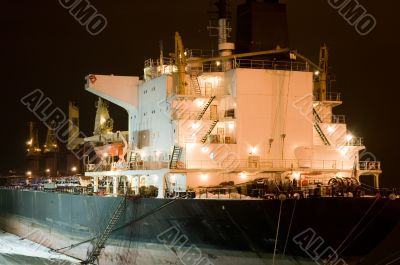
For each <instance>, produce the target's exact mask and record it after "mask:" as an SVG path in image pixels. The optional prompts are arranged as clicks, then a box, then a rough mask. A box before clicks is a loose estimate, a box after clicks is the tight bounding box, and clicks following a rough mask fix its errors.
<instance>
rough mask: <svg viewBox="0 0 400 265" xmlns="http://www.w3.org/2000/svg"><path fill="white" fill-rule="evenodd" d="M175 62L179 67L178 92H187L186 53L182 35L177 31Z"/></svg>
mask: <svg viewBox="0 0 400 265" xmlns="http://www.w3.org/2000/svg"><path fill="white" fill-rule="evenodd" d="M174 55H175V64H176V67H177V68H178V94H181V95H182V94H185V76H186V65H187V62H186V54H185V48H184V46H183V41H182V37H181V35H180V34H179V32H175V54H174Z"/></svg>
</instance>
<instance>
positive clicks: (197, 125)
mask: <svg viewBox="0 0 400 265" xmlns="http://www.w3.org/2000/svg"><path fill="white" fill-rule="evenodd" d="M199 127H200V123H199V122H193V123H192V129H193V130H196V129H198V128H199Z"/></svg>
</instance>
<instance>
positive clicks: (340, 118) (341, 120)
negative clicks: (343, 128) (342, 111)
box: [332, 115, 346, 124]
mask: <svg viewBox="0 0 400 265" xmlns="http://www.w3.org/2000/svg"><path fill="white" fill-rule="evenodd" d="M332 123H336V124H345V123H346V116H345V115H332Z"/></svg>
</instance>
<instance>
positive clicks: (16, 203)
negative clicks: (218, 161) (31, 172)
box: [0, 190, 400, 264]
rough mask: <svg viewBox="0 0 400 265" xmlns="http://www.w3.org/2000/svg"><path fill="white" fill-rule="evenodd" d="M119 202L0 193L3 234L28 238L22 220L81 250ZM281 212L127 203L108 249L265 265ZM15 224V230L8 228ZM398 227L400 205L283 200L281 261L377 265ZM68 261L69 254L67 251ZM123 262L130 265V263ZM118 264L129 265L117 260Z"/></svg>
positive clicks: (213, 204) (235, 205) (265, 204)
mask: <svg viewBox="0 0 400 265" xmlns="http://www.w3.org/2000/svg"><path fill="white" fill-rule="evenodd" d="M119 200H121V198H111V197H110V198H104V197H91V196H78V195H67V194H58V193H44V192H31V191H16V190H0V209H1V212H0V214H1V228H2V229H4V230H6V231H9V232H11V233H17V234H18V235H20V236H24V234H23V231H22V229H21V227H22V226H18V225H17V224H15V220H18V222H21V223H24V227H25V228H26V227H31V228H32V227H40V229H44V230H49V231H50V232H51V233H50V235H49V236H50V237H51V234H57V235H62V236H63V237H64V238H67V239H68V240H71V241H65V242H64V241H60V240H59V241H57V242H56V243H52V242H51V240H50V243H48V245H49V247H51V248H53V249H57V248H60V247H63V246H65V244H67V242H75V243H76V242H81V241H84V240H86V239H88V238H91V237H93V235H94V234H95V233H97V232H98V231H100V230H101V227H103V226H104V225H105V223H106V221H107V215H109V214H110V213H111V212H112V210H113V209H114V208H115V206H116V205H117V203H118V201H119ZM280 205H281V202H280V201H278V200H184V199H178V200H168V199H135V200H128V206H127V209H126V212H125V213H124V215H123V216H122V217H121V219H120V220H119V222H118V224H117V225H116V230H115V231H114V232H113V233H112V236H111V238H110V240H109V241H108V242H107V244H108V245H109V246H110V247H114V248H115V249H118V248H121V249H125V250H126V249H132V248H138V247H139V246H145V245H152V246H159V247H160V248H161V249H163V248H164V249H166V250H167V252H168V251H169V250H172V251H175V252H177V251H178V252H179V247H180V246H183V248H185V249H188V248H190V247H191V246H195V247H197V248H199V249H200V250H204V252H205V253H208V252H207V251H205V250H212V251H211V252H212V253H214V254H207V257H208V259H210V261H211V262H213V264H225V263H222V262H221V263H218V255H219V254H218V253H221V255H222V253H224V254H223V255H228V256H232V257H233V259H234V256H236V255H237V256H240V255H242V254H243V255H247V254H245V253H251V254H252V255H253V256H252V258H253V259H254V258H255V259H260V260H263V259H268V258H271V254H272V253H273V252H274V246H275V236H276V231H277V225H278V217H279V212H280ZM294 208H295V211H293V210H294ZM292 216H293V218H292ZM11 219H12V220H13V224H10V223H9V222H7V220H11ZM399 223H400V200H394V201H391V200H388V199H379V200H375V199H374V198H359V199H356V198H315V199H301V200H297V201H296V200H285V201H283V202H282V211H281V218H280V229H279V235H278V241H277V251H276V253H277V256H276V257H279V258H282V252H283V251H284V249H285V256H286V257H291V258H294V259H295V260H296V259H299V260H310V261H311V259H312V258H311V257H310V256H309V254H310V253H313V252H312V251H314V253H317V254H321V253H322V252H323V251H324V250H325V249H327V248H328V247H331V248H332V249H334V250H338V251H337V254H338V255H339V257H340V258H343V259H344V260H346V261H347V263H348V264H374V263H368V260H365V259H364V260H363V258H365V257H369V256H371V255H375V256H374V258H375V259H376V260H379V258H380V257H379V251H378V250H377V248H378V249H379V247H380V248H382V245H384V244H386V243H385V238H386V237H388V236H391V237H393V238H397V240H398V242H397V243H396V242H393V241H391V242H390V243H391V244H397V246H398V244H399V238H400V235H397V236H394V235H393V234H391V233H394V232H393V231H395V232H396V233H398V232H399V229H398V228H397V229H396V227H397V225H398V224H399ZM289 227H290V229H289ZM171 229H172V230H171ZM309 229H312V231H315V238H314V239H316V238H317V237H320V238H321V239H323V240H324V243H323V245H321V246H320V247H319V248H315V247H314V248H310V249H309V250H308V251H307V250H304V248H303V250H302V248H301V245H300V244H296V243H295V242H294V240H293V238H295V236H296V235H299V234H301V233H302V232H304V231H307V230H309ZM168 231H170V232H168ZM175 231H179V236H182V235H183V236H185V237H184V238H186V239H187V240H186V241H185V242H183V243H182V244H181V245H180V244H178V243H179V242H175V243H174V244H172V241H173V238H172V237H171V235H173V233H174V232H175ZM309 231H311V230H309ZM171 233H172V234H171ZM173 236H175V235H173ZM33 240H35V239H34V238H33ZM392 240H393V239H392ZM36 241H38V240H37V239H36ZM298 241H299V240H297V242H298ZM386 241H387V240H386ZM163 243H165V245H163ZM63 244H64V245H63ZM172 245H174V246H172ZM285 245H286V247H285ZM85 247H86V248H87V245H86V246H85V245H79V247H77V248H80V252H79V253H81V255H82V256H80V257H79V258H81V259H84V254H85V253H86V250H84V248H85ZM75 251H76V250H75ZM121 251H122V250H121ZM117 252H118V251H117ZM117 252H115V253H117ZM65 253H69V252H68V250H67V252H65ZM76 253H77V252H73V251H71V252H70V253H69V254H70V255H72V256H76V255H77V254H76ZM241 253H242V254H241ZM111 255H112V254H111ZM118 256H119V257H123V256H124V254H123V252H118ZM161 256H162V255H161ZM177 256H179V253H178V254H177ZM315 257H316V256H315ZM108 258H110V257H108ZM381 258H382V259H383V258H385V257H381ZM161 259H162V257H161ZM125 262H126V263H125V264H130V262H131V260H129V259H127V260H126V261H125ZM157 262H159V261H157V260H155V261H149V263H148V264H161V263H157ZM230 263H231V262H230ZM264 263H265V262H264ZM103 264H108V263H104V262H103ZM110 264H111V263H110ZM118 264H124V263H123V262H121V259H120V260H119V262H118ZM231 264H232V263H231ZM238 264H244V263H238ZM288 264H301V263H288ZM304 264H306V263H304ZM307 264H308V263H307Z"/></svg>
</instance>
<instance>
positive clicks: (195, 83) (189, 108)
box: [85, 34, 381, 197]
mask: <svg viewBox="0 0 400 265" xmlns="http://www.w3.org/2000/svg"><path fill="white" fill-rule="evenodd" d="M220 46H224V47H225V46H229V47H231V48H233V44H229V43H227V44H226V45H220ZM224 52H225V54H224V53H220V54H221V57H215V58H208V59H204V55H203V54H201V53H200V52H199V51H192V50H183V45H182V43H181V40H180V37H179V35H178V34H177V48H176V51H175V58H174V59H170V58H160V59H159V60H154V61H153V60H148V61H146V63H145V69H144V79H143V80H140V79H139V77H125V76H124V77H123V76H113V75H112V76H105V75H90V76H88V78H87V84H86V89H87V90H88V91H90V92H92V93H94V94H96V95H98V96H100V97H102V98H104V99H106V100H108V101H110V102H112V103H114V104H117V105H119V106H121V107H123V108H125V109H126V110H127V112H128V114H129V121H128V123H129V131H128V136H127V137H126V138H127V139H126V143H125V147H124V150H125V151H124V152H122V153H120V154H119V155H118V156H119V158H117V159H110V157H109V154H106V155H104V157H107V159H106V160H105V159H104V158H102V157H100V158H99V159H97V162H96V163H99V164H100V163H101V164H102V165H103V166H102V167H98V166H96V165H89V166H90V167H87V168H90V170H88V171H87V172H86V173H85V175H86V176H91V177H94V182H95V185H94V186H95V190H96V189H97V187H98V181H99V179H100V180H101V179H104V178H107V179H109V178H113V183H114V190H113V193H118V183H120V180H122V183H124V184H123V185H124V190H125V191H126V190H127V189H132V190H134V191H136V192H138V191H139V188H140V187H142V186H155V187H157V188H158V197H164V196H166V193H165V192H166V191H168V192H174V191H175V192H185V191H187V189H188V188H191V189H196V188H197V187H209V186H215V185H219V184H220V183H222V182H230V181H233V182H234V183H235V184H237V183H243V182H247V181H250V180H254V179H257V178H266V179H273V180H274V181H276V180H279V179H280V180H287V179H289V180H293V179H296V181H298V183H299V184H298V185H299V186H300V187H302V186H303V187H307V186H308V185H311V184H315V183H320V184H325V185H327V184H328V182H329V180H331V179H333V178H339V179H346V178H352V179H358V180H359V177H360V175H374V176H375V186H376V187H378V185H379V182H378V177H379V175H380V173H381V170H380V163H379V162H363V161H359V152H360V151H362V150H363V149H365V147H364V146H363V143H362V139H361V138H357V137H356V136H354V135H352V134H351V133H350V132H349V131H348V129H347V126H346V123H345V118H344V116H340V115H339V116H338V115H334V114H333V108H334V107H336V106H338V105H340V104H342V101H341V99H340V94H337V93H330V92H327V91H326V86H325V85H326V73H325V72H324V67H323V64H320V66H321V67H318V66H316V65H315V64H313V63H312V62H310V61H308V60H307V59H305V57H303V56H301V55H300V54H297V53H291V54H290V59H288V60H287V61H277V60H265V59H263V60H261V59H254V56H251V55H257V54H249V56H246V55H230V53H229V52H228V53H227V54H226V50H224ZM277 52H281V51H277ZM303 59H305V60H303ZM321 60H322V61H324V58H322V59H321ZM326 60H327V58H326ZM183 69H184V70H183ZM107 118H109V117H107ZM107 135H112V136H115V135H116V134H115V133H112V132H111V133H110V132H108V133H107ZM107 135H104V137H103V138H102V139H103V141H105V142H106V143H105V144H108V143H112V142H118V141H119V142H124V141H125V139H122V138H125V137H124V135H125V134H123V133H121V134H117V138H121V139H115V137H110V136H108V138H107ZM104 164H105V165H108V166H109V167H104ZM107 183H108V182H107Z"/></svg>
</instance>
